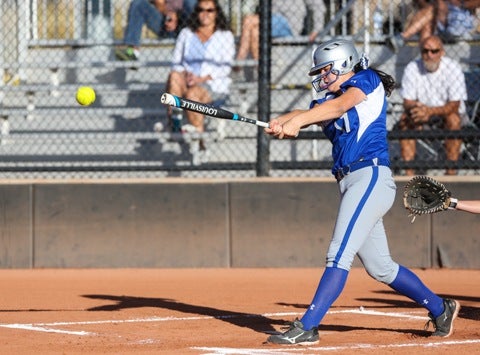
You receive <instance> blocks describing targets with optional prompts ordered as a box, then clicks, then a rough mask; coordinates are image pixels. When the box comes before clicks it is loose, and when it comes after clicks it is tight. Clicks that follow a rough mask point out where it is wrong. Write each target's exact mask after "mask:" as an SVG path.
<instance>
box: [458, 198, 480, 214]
mask: <svg viewBox="0 0 480 355" xmlns="http://www.w3.org/2000/svg"><path fill="white" fill-rule="evenodd" d="M455 209H456V210H459V211H465V212H470V213H480V200H471V201H461V200H459V201H457V206H456V208H455Z"/></svg>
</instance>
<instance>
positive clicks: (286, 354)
mask: <svg viewBox="0 0 480 355" xmlns="http://www.w3.org/2000/svg"><path fill="white" fill-rule="evenodd" d="M420 312H421V311H417V312H402V313H397V312H380V311H375V310H367V309H365V308H363V307H360V308H357V309H347V310H338V311H329V312H328V314H362V315H370V316H382V317H395V318H404V319H407V320H427V319H428V317H425V316H418V315H415V314H420ZM422 313H424V312H423V311H422ZM301 314H302V313H298V312H284V313H264V314H261V315H257V314H250V315H246V314H238V315H235V314H234V315H224V316H215V317H214V316H193V317H148V318H134V319H115V320H98V321H81V322H50V323H12V324H0V327H3V328H10V329H22V330H29V331H37V332H46V333H57V334H65V335H77V336H78V335H80V336H89V335H90V336H94V335H98V334H97V333H94V332H88V331H83V330H79V331H75V330H65V329H58V327H62V326H74V327H77V326H81V325H96V324H131V323H147V322H172V321H199V320H209V319H220V320H221V319H231V318H245V317H252V318H258V317H294V316H299V315H301ZM154 342H155V340H152V339H146V340H140V341H138V342H137V344H142V343H144V344H151V343H154ZM469 344H480V339H467V340H458V341H455V340H448V341H442V340H439V341H437V342H429V343H411V342H408V343H401V344H386V345H382V344H354V345H347V346H335V347H332V346H325V347H305V346H302V347H299V348H289V349H285V348H281V349H265V348H248V349H245V348H244V349H242V348H221V347H192V348H191V349H192V350H198V351H199V352H200V353H201V354H203V355H299V354H305V351H307V352H308V353H309V354H313V353H323V352H328V351H330V352H331V351H353V350H356V349H372V350H377V349H379V350H381V349H394V348H412V350H413V348H415V347H420V348H435V347H439V346H454V345H469Z"/></svg>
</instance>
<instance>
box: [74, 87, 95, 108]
mask: <svg viewBox="0 0 480 355" xmlns="http://www.w3.org/2000/svg"><path fill="white" fill-rule="evenodd" d="M76 99H77V102H78V103H79V104H80V105H82V106H88V105H91V104H93V102H94V101H95V90H93V89H92V88H91V87H90V86H80V87H79V88H78V90H77V95H76Z"/></svg>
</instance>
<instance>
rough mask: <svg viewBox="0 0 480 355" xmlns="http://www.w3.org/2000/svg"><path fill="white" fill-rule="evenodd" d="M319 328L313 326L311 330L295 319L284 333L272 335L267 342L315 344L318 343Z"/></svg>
mask: <svg viewBox="0 0 480 355" xmlns="http://www.w3.org/2000/svg"><path fill="white" fill-rule="evenodd" d="M318 339H319V336H318V328H317V327H313V328H312V329H310V330H305V329H303V324H302V322H300V321H299V320H298V319H295V321H293V323H291V324H290V327H289V328H288V330H287V331H286V332H284V333H282V334H276V335H270V336H269V337H268V339H267V342H269V343H272V344H288V345H291V344H307V345H309V344H314V343H318Z"/></svg>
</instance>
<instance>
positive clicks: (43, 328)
mask: <svg viewBox="0 0 480 355" xmlns="http://www.w3.org/2000/svg"><path fill="white" fill-rule="evenodd" d="M341 313H353V314H364V315H372V316H383V317H402V318H409V319H428V318H427V317H420V316H415V315H412V314H410V313H394V312H379V311H374V310H367V309H365V308H363V307H360V308H358V309H345V310H338V311H335V310H334V311H329V312H328V314H341ZM298 315H300V313H298V312H282V313H264V314H261V315H258V314H253V313H252V314H245V313H238V314H230V315H219V316H194V317H147V318H133V319H110V320H96V321H95V320H94V321H81V322H50V323H34V324H31V323H27V324H15V323H14V324H0V327H3V328H14V329H24V330H31V331H38V332H49V333H62V334H72V335H94V334H95V333H92V332H86V331H70V330H61V329H52V328H51V327H60V326H80V325H95V324H124V323H148V322H172V321H196V320H208V319H232V318H247V317H251V318H258V317H294V316H298Z"/></svg>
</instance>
